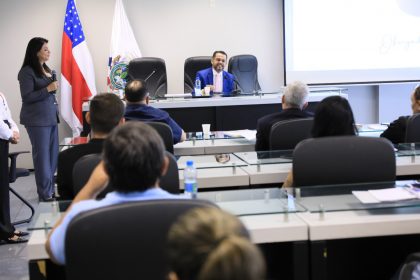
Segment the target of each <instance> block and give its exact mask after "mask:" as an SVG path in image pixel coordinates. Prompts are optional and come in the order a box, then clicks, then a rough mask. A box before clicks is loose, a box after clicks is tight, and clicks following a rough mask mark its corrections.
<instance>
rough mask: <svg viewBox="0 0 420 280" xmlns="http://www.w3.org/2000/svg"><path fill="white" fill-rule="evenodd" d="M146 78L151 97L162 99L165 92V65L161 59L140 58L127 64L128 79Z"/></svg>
mask: <svg viewBox="0 0 420 280" xmlns="http://www.w3.org/2000/svg"><path fill="white" fill-rule="evenodd" d="M146 78H148V79H147V81H146V85H147V89H148V90H149V94H150V96H151V97H164V96H165V94H166V92H167V79H166V64H165V61H164V60H163V59H162V58H158V57H140V58H135V59H133V60H131V61H130V63H129V64H128V79H129V80H133V79H143V80H145V79H146Z"/></svg>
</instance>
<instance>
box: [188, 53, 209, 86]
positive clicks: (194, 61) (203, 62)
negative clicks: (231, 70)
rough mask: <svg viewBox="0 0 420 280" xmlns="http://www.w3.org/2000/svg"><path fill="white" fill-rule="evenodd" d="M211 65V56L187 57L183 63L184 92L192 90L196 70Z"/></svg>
mask: <svg viewBox="0 0 420 280" xmlns="http://www.w3.org/2000/svg"><path fill="white" fill-rule="evenodd" d="M210 67H211V56H194V57H189V58H187V59H186V60H185V63H184V92H192V91H193V90H194V82H195V77H196V75H197V72H198V71H200V70H203V69H206V68H210Z"/></svg>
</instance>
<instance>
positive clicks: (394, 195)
mask: <svg viewBox="0 0 420 280" xmlns="http://www.w3.org/2000/svg"><path fill="white" fill-rule="evenodd" d="M368 192H369V193H370V194H372V196H373V197H375V198H376V199H377V200H379V201H382V202H386V201H400V200H407V199H414V198H417V197H416V196H415V195H414V194H412V193H410V192H409V191H408V190H407V189H406V188H404V187H397V188H389V189H381V190H370V191H368Z"/></svg>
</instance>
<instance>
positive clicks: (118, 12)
mask: <svg viewBox="0 0 420 280" xmlns="http://www.w3.org/2000/svg"><path fill="white" fill-rule="evenodd" d="M136 57H141V53H140V49H139V46H138V45H137V41H136V38H135V37H134V34H133V29H131V26H130V23H129V21H128V18H127V14H126V13H125V10H124V5H123V3H122V0H116V1H115V11H114V19H113V22H112V35H111V49H110V54H109V59H108V79H107V84H108V87H109V89H110V90H111V91H112V92H115V93H120V92H122V90H123V89H124V87H125V84H126V81H127V66H128V63H129V62H130V60H132V59H133V58H136Z"/></svg>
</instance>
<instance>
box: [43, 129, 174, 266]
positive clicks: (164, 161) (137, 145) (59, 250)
mask: <svg viewBox="0 0 420 280" xmlns="http://www.w3.org/2000/svg"><path fill="white" fill-rule="evenodd" d="M164 151H165V147H164V144H163V142H162V139H161V138H160V136H159V135H158V134H157V132H156V131H155V130H154V129H153V128H152V127H150V126H148V125H147V124H144V123H141V122H129V123H126V124H124V125H123V126H121V127H118V128H115V129H114V130H113V131H112V132H111V134H110V135H109V136H108V138H107V139H106V140H105V142H104V147H103V161H102V162H101V163H100V164H99V165H98V166H97V167H96V168H95V170H94V171H93V173H92V175H91V177H90V179H89V181H88V182H87V183H86V185H85V186H84V188H83V189H82V190H81V191H80V192H79V193H78V195H77V196H76V197H75V199H74V200H73V203H72V205H71V206H70V207H69V209H68V210H67V212H66V214H65V215H64V217H63V218H62V219H61V220H60V221H58V222H57V224H56V225H55V226H54V228H53V229H52V231H51V233H50V235H49V237H48V240H47V243H46V250H47V252H48V254H49V255H50V257H51V260H53V261H54V262H56V263H58V264H62V265H64V264H65V263H66V259H65V239H66V230H67V227H68V225H69V223H70V222H71V220H72V219H73V218H74V217H75V216H76V215H78V214H79V213H81V212H83V211H87V210H92V209H95V208H99V207H104V206H108V205H113V204H118V203H125V202H129V201H139V200H151V199H166V198H167V199H176V198H181V197H180V196H176V195H172V194H170V193H168V192H166V191H164V190H163V189H161V188H160V187H159V179H160V177H161V175H163V174H165V173H166V171H167V169H168V164H169V160H168V158H167V157H166V156H165V152H164ZM108 181H109V182H110V184H111V185H112V186H113V188H114V189H115V191H114V192H111V193H108V194H107V196H106V197H105V198H104V199H103V200H99V201H98V200H95V198H96V196H97V195H98V194H99V193H100V192H101V191H102V190H103V189H104V188H105V186H106V185H107V183H108ZM92 242H93V241H92Z"/></svg>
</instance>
